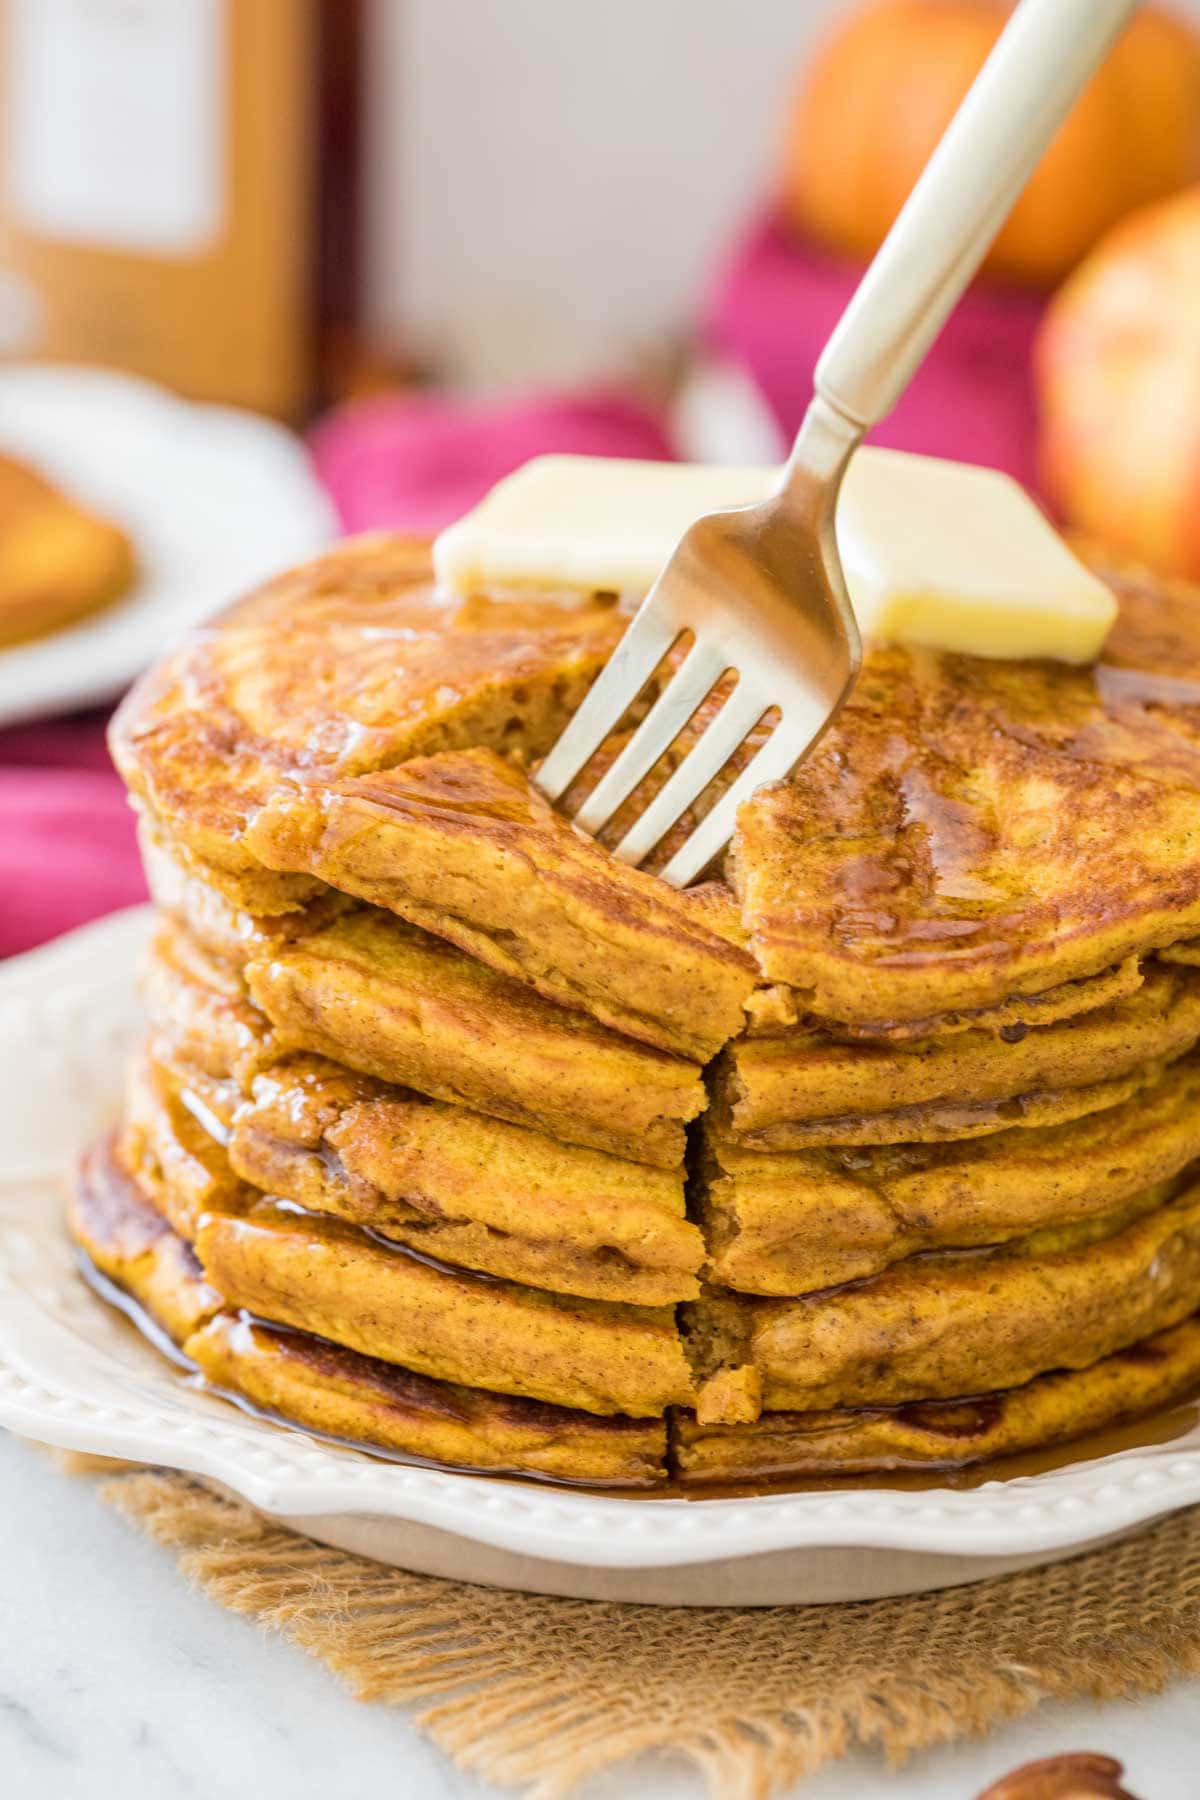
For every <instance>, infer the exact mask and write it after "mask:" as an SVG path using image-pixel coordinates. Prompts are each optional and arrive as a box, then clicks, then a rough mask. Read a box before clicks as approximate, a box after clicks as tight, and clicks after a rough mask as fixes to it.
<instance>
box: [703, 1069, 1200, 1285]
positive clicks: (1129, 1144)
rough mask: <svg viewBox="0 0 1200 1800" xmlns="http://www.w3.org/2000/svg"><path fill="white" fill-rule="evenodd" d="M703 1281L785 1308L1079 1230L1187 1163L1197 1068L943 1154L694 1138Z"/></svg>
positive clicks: (1198, 1089) (1196, 1121)
mask: <svg viewBox="0 0 1200 1800" xmlns="http://www.w3.org/2000/svg"><path fill="white" fill-rule="evenodd" d="M706 1146H707V1159H706V1164H705V1168H704V1176H705V1179H704V1181H703V1183H699V1184H697V1188H698V1190H700V1189H702V1191H703V1199H702V1200H701V1202H700V1206H701V1218H702V1222H703V1224H704V1230H705V1238H706V1242H707V1245H708V1250H709V1257H710V1272H711V1278H712V1280H713V1281H715V1282H719V1283H721V1284H723V1285H725V1286H727V1287H731V1288H736V1289H738V1290H740V1291H742V1292H746V1293H755V1294H773V1295H781V1296H788V1295H796V1294H803V1293H808V1292H812V1291H814V1290H817V1289H820V1288H825V1287H832V1286H835V1285H839V1284H841V1283H843V1282H847V1281H855V1280H859V1279H861V1278H862V1277H864V1276H868V1275H873V1274H876V1273H878V1272H879V1271H880V1270H882V1269H885V1268H887V1267H889V1266H890V1265H891V1264H892V1263H896V1262H899V1261H901V1260H902V1259H903V1258H905V1257H909V1256H913V1255H916V1254H918V1253H920V1252H923V1251H926V1250H932V1249H939V1248H940V1249H945V1248H957V1249H966V1248H972V1247H975V1246H984V1245H992V1244H999V1243H1003V1242H1006V1241H1008V1240H1011V1239H1014V1238H1019V1237H1024V1236H1027V1235H1028V1234H1029V1233H1030V1232H1033V1231H1039V1230H1044V1229H1045V1228H1047V1227H1049V1226H1055V1225H1057V1226H1063V1225H1072V1224H1076V1223H1081V1222H1083V1221H1084V1220H1087V1219H1090V1218H1094V1217H1097V1216H1099V1215H1102V1214H1104V1213H1108V1212H1111V1211H1112V1209H1113V1208H1115V1207H1119V1206H1122V1205H1124V1204H1125V1203H1126V1202H1127V1201H1131V1200H1134V1199H1135V1198H1136V1196H1137V1195H1139V1194H1140V1193H1142V1192H1144V1191H1145V1190H1147V1189H1150V1188H1153V1187H1155V1186H1156V1185H1157V1184H1160V1183H1162V1182H1168V1181H1171V1180H1173V1179H1174V1178H1175V1177H1177V1176H1180V1175H1182V1174H1183V1172H1184V1171H1185V1170H1187V1169H1188V1168H1189V1166H1190V1165H1191V1164H1192V1163H1193V1162H1194V1161H1195V1160H1196V1159H1197V1158H1200V1056H1197V1055H1191V1056H1188V1057H1186V1058H1183V1059H1182V1060H1180V1061H1179V1062H1177V1063H1174V1064H1172V1066H1171V1067H1170V1068H1169V1069H1168V1070H1167V1071H1166V1072H1165V1073H1164V1074H1163V1075H1162V1076H1161V1077H1160V1079H1159V1080H1158V1081H1157V1082H1156V1083H1155V1084H1154V1085H1153V1086H1150V1087H1148V1088H1146V1089H1145V1090H1144V1091H1143V1092H1142V1093H1139V1094H1138V1095H1137V1096H1136V1097H1135V1098H1133V1099H1131V1100H1128V1101H1126V1102H1125V1104H1124V1105H1121V1106H1115V1107H1111V1108H1109V1109H1108V1110H1107V1111H1105V1112H1097V1113H1092V1114H1090V1115H1089V1116H1088V1117H1086V1118H1083V1119H1079V1120H1076V1121H1074V1122H1073V1123H1071V1124H1067V1125H1057V1126H1050V1127H1043V1128H1041V1129H1033V1130H1023V1129H1019V1130H1012V1131H1002V1132H997V1133H995V1134H994V1135H993V1136H991V1137H985V1138H979V1139H976V1140H974V1141H971V1142H966V1143H958V1144H947V1145H930V1146H918V1145H895V1146H892V1147H889V1148H884V1149H878V1150H850V1151H839V1150H808V1151H800V1152H796V1153H793V1154H791V1155H764V1154H762V1153H759V1152H754V1151H748V1150H745V1149H744V1148H742V1146H741V1145H740V1144H737V1143H733V1142H730V1141H728V1140H727V1139H723V1138H722V1137H721V1136H720V1135H719V1133H716V1132H714V1131H713V1130H712V1129H707V1130H706Z"/></svg>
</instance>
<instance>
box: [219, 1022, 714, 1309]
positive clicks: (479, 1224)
mask: <svg viewBox="0 0 1200 1800" xmlns="http://www.w3.org/2000/svg"><path fill="white" fill-rule="evenodd" d="M229 1155H230V1160H231V1162H232V1164H233V1167H234V1168H235V1169H236V1170H237V1172H238V1173H239V1174H240V1175H242V1176H243V1177H244V1178H245V1179H246V1180H247V1181H251V1182H253V1183H254V1184H255V1185H256V1186H257V1187H259V1188H262V1189H264V1190H265V1191H266V1192H268V1193H270V1194H275V1195H280V1196H282V1197H283V1198H284V1199H288V1200H295V1201H297V1202H298V1203H299V1204H300V1205H301V1206H304V1207H306V1208H307V1209H309V1210H310V1211H314V1212H328V1213H333V1214H336V1215H337V1216H338V1217H340V1218H343V1219H346V1220H348V1221H350V1222H351V1223H354V1224H359V1225H368V1226H371V1227H373V1228H374V1229H376V1230H377V1231H380V1232H382V1233H383V1234H384V1235H385V1236H387V1237H391V1238H395V1239H397V1240H398V1241H399V1242H401V1243H404V1244H407V1245H409V1246H410V1247H411V1248H413V1249H418V1250H423V1251H425V1252H426V1253H428V1254H429V1255H432V1256H435V1257H437V1258H439V1259H440V1260H441V1261H443V1262H449V1263H454V1264H456V1265H460V1266H462V1267H465V1268H468V1269H477V1270H481V1271H483V1272H484V1273H485V1274H491V1275H502V1276H506V1277H507V1278H509V1279H510V1280H513V1281H521V1282H525V1283H528V1284H530V1285H532V1286H534V1287H544V1288H551V1289H554V1290H555V1291H557V1292H559V1293H564V1294H582V1295H585V1296H588V1297H590V1298H593V1299H601V1300H623V1301H630V1302H633V1303H634V1304H637V1305H643V1306H660V1305H669V1304H671V1302H673V1301H676V1300H687V1299H692V1298H694V1297H695V1296H696V1294H698V1292H699V1282H698V1279H697V1276H698V1271H699V1269H700V1265H701V1262H702V1260H703V1257H704V1245H703V1241H702V1239H701V1237H700V1233H699V1231H698V1230H697V1228H696V1226H695V1225H693V1224H691V1223H689V1221H688V1219H687V1217H686V1215H685V1211H684V1198H683V1171H682V1169H674V1170H666V1169H653V1168H650V1167H648V1166H647V1165H646V1164H644V1163H632V1162H624V1161H621V1160H620V1159H619V1158H617V1157H613V1156H606V1155H604V1154H603V1152H601V1151H598V1150H587V1149H584V1148H582V1147H581V1146H580V1145H577V1144H560V1143H557V1142H556V1141H555V1140H554V1139H552V1138H548V1137H545V1136H543V1135H542V1134H541V1133H538V1132H533V1131H527V1130H525V1129H524V1128H523V1127H521V1126H518V1125H508V1124H505V1123H504V1122H502V1121H501V1120H499V1119H490V1118H487V1117H486V1116H484V1115H483V1114H480V1113H473V1112H467V1111H466V1110H465V1109H464V1108H461V1107H456V1106H447V1105H444V1104H443V1103H442V1102H440V1101H436V1100H426V1099H423V1098H421V1097H420V1096H419V1095H415V1094H406V1093H404V1092H402V1091H400V1090H397V1089H394V1088H386V1087H384V1086H383V1085H382V1084H381V1083H379V1082H375V1081H372V1080H371V1079H370V1078H369V1077H368V1076H362V1075H351V1074H348V1073H347V1072H346V1071H345V1070H344V1069H339V1068H338V1067H337V1066H336V1065H335V1064H333V1063H328V1062H322V1061H320V1060H318V1059H316V1058H312V1057H296V1058H291V1059H288V1060H284V1061H281V1062H278V1063H276V1064H274V1065H273V1066H271V1067H270V1068H268V1069H264V1070H263V1071H262V1072H261V1073H260V1074H258V1075H257V1076H256V1077H255V1078H254V1081H253V1084H252V1095H251V1098H250V1099H249V1100H247V1101H246V1103H245V1104H244V1105H243V1106H242V1107H241V1108H240V1109H239V1111H238V1114H237V1118H236V1121H235V1123H234V1126H233V1129H232V1133H231V1136H230V1142H229Z"/></svg>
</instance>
